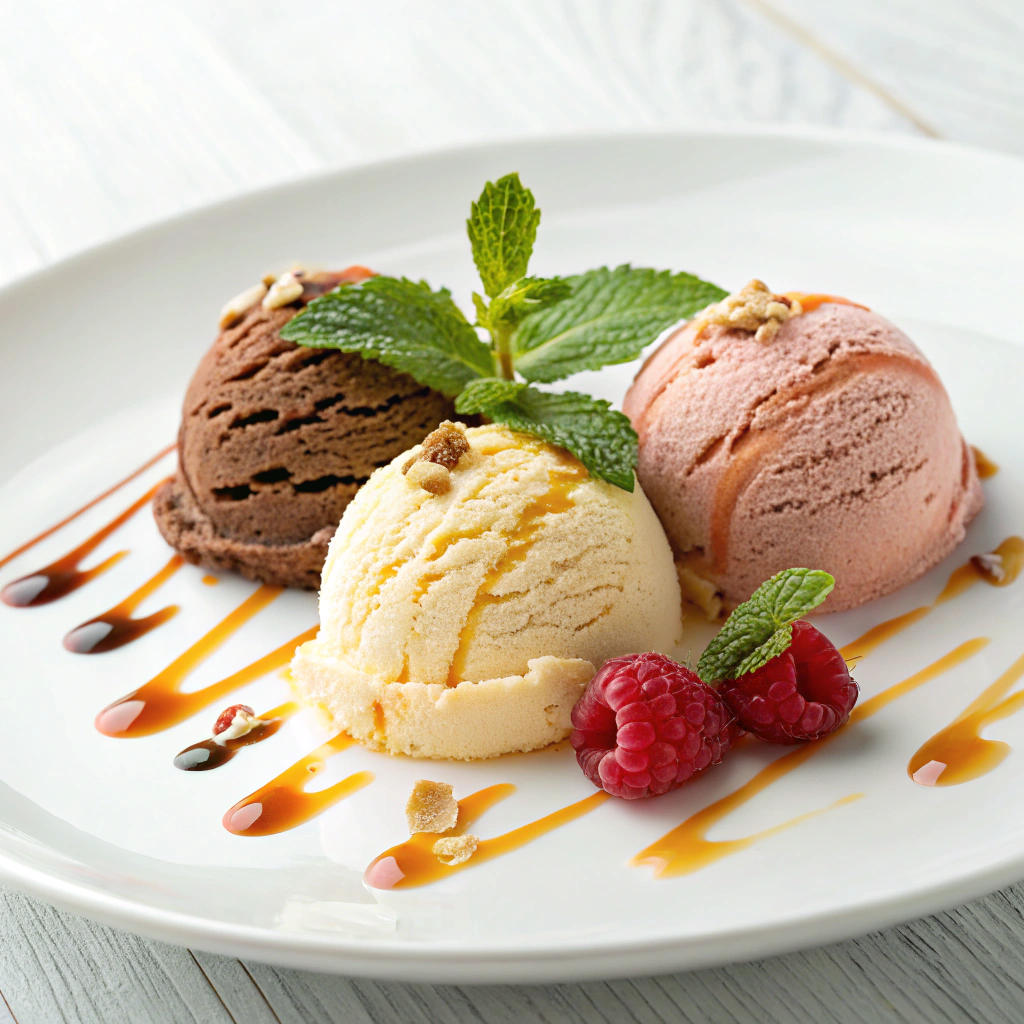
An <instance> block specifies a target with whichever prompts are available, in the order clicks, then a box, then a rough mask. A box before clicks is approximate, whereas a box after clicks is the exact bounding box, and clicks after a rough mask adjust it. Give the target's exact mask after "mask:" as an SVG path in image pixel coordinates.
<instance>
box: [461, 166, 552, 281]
mask: <svg viewBox="0 0 1024 1024" xmlns="http://www.w3.org/2000/svg"><path fill="white" fill-rule="evenodd" d="M539 223H540V210H538V209H537V207H536V204H535V203H534V200H533V193H532V192H531V191H530V190H529V189H528V188H526V187H524V186H523V184H522V182H520V180H519V175H518V174H506V175H505V177H504V178H499V179H498V180H497V181H495V182H490V181H489V182H488V183H487V184H486V185H485V186H484V190H483V192H482V193H481V194H480V198H479V199H478V200H477V201H476V202H475V203H473V205H472V206H471V207H470V213H469V220H467V221H466V230H467V232H468V233H469V241H470V244H471V245H472V247H473V262H474V263H475V264H476V269H477V271H478V272H479V274H480V280H481V281H483V283H484V291H485V292H487V294H488V295H489V296H490V297H491V298H492V299H493V298H494V297H495V296H496V295H498V294H499V293H500V292H502V291H503V290H504V289H505V288H507V287H508V286H509V285H510V284H512V283H513V282H514V281H518V280H519V278H521V277H525V276H526V267H527V265H528V264H529V262H530V255H531V254H532V253H533V242H534V239H535V238H536V237H537V225H538V224H539Z"/></svg>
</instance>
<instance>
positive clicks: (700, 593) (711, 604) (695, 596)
mask: <svg viewBox="0 0 1024 1024" xmlns="http://www.w3.org/2000/svg"><path fill="white" fill-rule="evenodd" d="M676 573H677V574H678V576H679V589H680V590H681V591H682V592H683V597H684V598H686V600H687V601H689V602H691V604H695V605H696V606H697V607H698V608H700V610H701V611H702V612H704V614H705V615H706V616H707V617H708V622H716V621H717V620H718V617H719V616H720V615H721V614H722V595H721V594H720V593H719V591H718V588H717V587H716V586H715V585H714V583H712V582H711V580H706V579H704V577H703V576H700V575H698V574H697V573H695V572H694V571H693V569H691V568H690V567H689V566H688V565H683V563H682V562H676Z"/></svg>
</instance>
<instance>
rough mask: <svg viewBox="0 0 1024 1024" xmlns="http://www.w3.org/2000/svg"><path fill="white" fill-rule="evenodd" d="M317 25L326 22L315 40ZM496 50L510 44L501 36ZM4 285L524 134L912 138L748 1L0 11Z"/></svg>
mask: <svg viewBox="0 0 1024 1024" xmlns="http://www.w3.org/2000/svg"><path fill="white" fill-rule="evenodd" d="M314 28H315V30H314ZM495 40H500V43H501V45H500V46H496V45H495V43H494V41H495ZM0 91H2V93H3V94H4V95H5V96H10V97H16V100H17V101H16V102H11V103H5V104H0V138H2V139H3V140H4V144H3V155H4V159H3V161H2V168H0V240H2V242H0V281H3V280H7V279H10V278H12V277H14V276H16V275H18V274H20V273H23V272H25V271H27V270H30V269H32V268H33V267H35V266H39V265H41V264H42V263H44V262H47V261H50V260H53V259H56V258H59V257H61V256H64V255H67V254H69V253H71V252H73V251H76V250H79V249H81V248H84V247H86V246H89V245H92V244H94V243H96V242H99V241H101V240H102V239H104V238H107V237H111V236H113V235H116V234H120V233H122V232H124V231H126V230H129V229H131V228H135V227H138V226H139V225H142V224H145V223H148V222H151V221H153V220H156V219H159V218H161V217H165V216H168V215H170V214H172V213H176V212H179V211H181V210H185V209H189V208H193V207H195V206H198V205H201V204H202V203H206V202H210V201H213V200H216V199H218V198H222V197H224V196H226V195H229V194H231V193H234V192H238V191H241V190H245V189H251V188H255V187H259V186H261V185H266V184H270V183H272V182H277V181H281V180H284V179H287V178H289V177H293V176H295V175H297V174H302V173H304V172H308V171H311V170H315V169H319V168H323V167H329V166H337V165H342V164H347V163H352V162H354V161H356V160H367V159H373V158H377V157H382V156H388V155H393V154H396V153H402V152H408V151H410V150H420V149H427V148H432V147H438V146H447V145H454V144H459V143H466V142H474V141H485V140H488V139H495V138H499V137H508V136H510V135H536V134H540V133H545V134H553V133H562V132H567V131H576V132H580V131H600V130H603V129H616V128H617V129H622V128H628V127H632V126H636V127H643V126H665V127H672V126H685V125H701V124H713V123H716V124H720V123H727V124H742V123H755V124H763V123H805V124H820V125H840V126H845V127H850V128H857V129H877V130H893V131H912V130H913V126H912V125H910V124H909V123H908V122H907V121H906V119H905V118H902V117H901V116H900V115H898V114H896V113H894V112H893V111H892V110H891V109H889V108H888V107H887V106H886V105H885V104H884V103H883V102H881V101H880V100H879V99H878V98H877V97H875V96H872V95H871V94H870V93H868V92H866V91H865V90H863V89H861V88H858V87H857V86H856V85H854V84H852V83H850V82H849V81H847V80H846V79H845V78H844V77H843V76H842V75H841V74H840V73H839V72H837V71H836V70H835V69H834V68H832V67H831V66H830V65H829V64H828V63H827V61H825V60H823V59H822V58H821V57H820V56H818V55H816V54H814V53H811V52H809V51H808V50H807V49H806V47H804V46H802V45H800V43H799V42H798V41H795V40H793V39H791V38H790V37H789V36H788V35H787V34H786V33H785V32H784V31H783V30H782V29H780V28H779V27H778V26H776V25H774V24H773V23H772V22H771V20H770V19H767V18H765V17H764V16H763V14H761V13H760V12H758V11H756V10H754V9H753V8H751V7H748V6H747V5H746V4H745V3H744V2H743V0H672V2H667V0H491V2H489V3H487V4H480V3H478V2H477V0H444V2H441V3H434V4H422V3H414V2H412V0H379V2H375V3H373V4H363V3H357V2H354V0H346V2H342V3H328V4H321V5H319V6H318V7H317V9H316V15H315V18H313V17H312V16H298V15H297V14H296V12H295V9H294V8H293V7H291V6H289V5H287V4H280V3H273V2H270V0H218V2H210V0H178V2H177V3H174V4H152V5H150V4H138V3H133V2H132V0H96V2H94V3H90V4H89V5H80V4H77V3H75V2H74V0H35V2H34V3H33V16H32V19H31V20H29V21H27V20H26V19H25V18H24V16H23V9H22V8H21V7H20V6H19V5H16V4H0Z"/></svg>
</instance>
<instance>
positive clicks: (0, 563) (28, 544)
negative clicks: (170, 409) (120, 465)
mask: <svg viewBox="0 0 1024 1024" xmlns="http://www.w3.org/2000/svg"><path fill="white" fill-rule="evenodd" d="M176 447H177V445H174V444H169V445H168V446H167V447H166V448H163V449H161V450H160V451H159V452H157V453H156V455H154V456H153V457H152V458H151V459H148V460H147V461H146V462H144V463H143V464H142V465H141V466H139V468H138V469H136V470H133V471H132V472H131V473H129V474H128V476H126V477H125V478H124V479H123V480H118V482H117V483H116V484H114V485H113V486H112V487H108V488H107V489H106V490H105V491H104V492H103V493H102V494H97V495H96V497H95V498H93V499H92V500H91V501H87V502H86V503H85V504H84V505H83V506H82V507H81V508H77V509H75V511H74V512H72V513H71V514H70V515H68V516H65V517H64V518H63V519H62V520H61V521H60V522H59V523H54V524H53V526H49V527H47V528H46V529H45V530H43V532H42V533H37V534H36V535H35V536H34V537H33V538H32V539H31V540H27V541H25V543H24V544H22V545H21V546H20V547H17V548H15V549H14V550H13V551H12V552H10V554H7V555H4V557H3V558H0V569H2V568H3V567H4V566H5V565H7V563H8V562H10V561H12V560H13V559H15V558H17V557H18V555H21V554H24V553H25V552H26V551H28V549H29V548H32V547H35V546H36V544H38V543H39V542H40V541H44V540H46V538H47V537H50V536H52V535H53V534H55V533H56V532H57V531H58V530H60V529H63V528H64V527H65V526H67V525H68V523H70V522H72V521H74V520H75V519H77V518H78V517H79V516H80V515H82V514H83V513H85V512H88V511H89V509H91V508H94V507H95V506H96V505H98V504H99V503H100V502H101V501H103V500H104V499H105V498H109V497H110V496H111V495H112V494H113V493H114V492H115V491H119V490H120V489H121V488H122V487H124V486H125V484H130V483H131V482H132V481H133V480H134V479H135V478H136V477H138V476H141V475H142V474H143V473H145V472H146V470H147V469H149V467H150V466H155V465H156V463H158V462H159V461H160V460H161V459H162V458H163V457H164V456H165V455H169V454H170V453H171V452H173V451H174V449H175V448H176Z"/></svg>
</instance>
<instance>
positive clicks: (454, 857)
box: [434, 836, 480, 868]
mask: <svg viewBox="0 0 1024 1024" xmlns="http://www.w3.org/2000/svg"><path fill="white" fill-rule="evenodd" d="M479 845H480V840H479V839H477V837H476V836H448V837H446V838H444V839H438V841H437V842H436V843H434V856H435V857H436V858H437V859H438V860H439V861H440V862H441V863H442V864H446V865H447V866H448V867H450V868H453V867H455V865H456V864H465V863H466V861H467V860H469V858H470V857H472V856H473V854H474V853H476V848H477V847H478V846H479Z"/></svg>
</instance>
